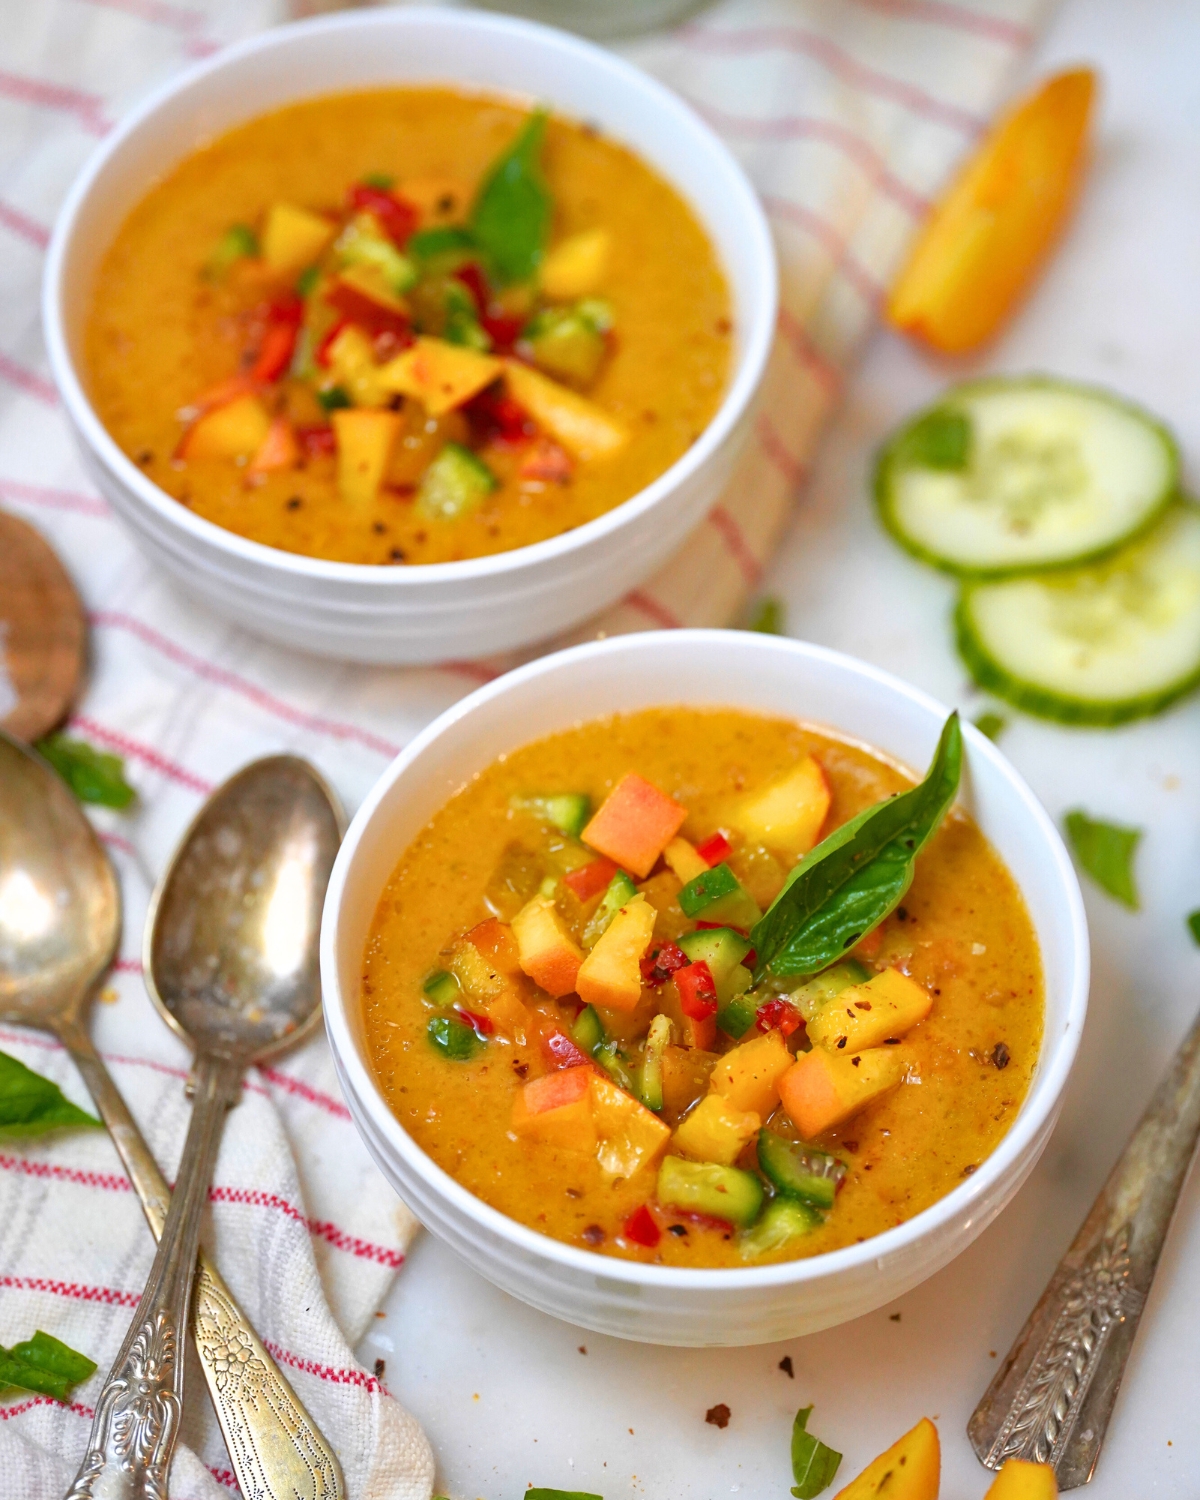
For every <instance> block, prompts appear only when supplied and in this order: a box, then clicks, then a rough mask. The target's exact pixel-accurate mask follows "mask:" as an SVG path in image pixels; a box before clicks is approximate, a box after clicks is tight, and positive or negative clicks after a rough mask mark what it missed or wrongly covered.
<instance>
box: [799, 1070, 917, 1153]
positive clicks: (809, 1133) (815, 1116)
mask: <svg viewBox="0 0 1200 1500" xmlns="http://www.w3.org/2000/svg"><path fill="white" fill-rule="evenodd" d="M903 1076H904V1063H903V1062H902V1060H901V1059H900V1058H898V1057H897V1056H896V1055H895V1053H893V1052H891V1051H889V1049H888V1048H886V1047H875V1048H873V1049H872V1050H871V1051H869V1052H860V1053H858V1054H856V1055H855V1056H854V1057H846V1056H842V1055H840V1054H836V1055H835V1054H833V1053H830V1052H826V1050H825V1048H824V1047H814V1048H813V1049H812V1051H811V1052H803V1053H801V1054H800V1056H799V1057H798V1058H797V1059H796V1061H795V1062H794V1063H793V1064H792V1066H791V1067H790V1068H789V1069H788V1070H787V1072H786V1073H785V1074H784V1075H783V1077H782V1078H781V1079H780V1080H779V1098H780V1101H781V1102H782V1104H783V1107H784V1109H785V1110H786V1111H787V1112H788V1114H789V1116H790V1117H791V1120H792V1124H793V1125H795V1127H796V1129H797V1130H798V1131H799V1132H800V1134H801V1135H802V1136H803V1137H804V1139H805V1140H806V1141H810V1140H813V1139H814V1138H815V1137H816V1136H819V1135H824V1133H825V1132H826V1131H827V1130H832V1129H833V1127H834V1126H835V1125H840V1124H841V1123H842V1121H843V1120H848V1119H849V1118H850V1116H851V1115H853V1114H855V1113H857V1111H858V1110H860V1109H862V1108H864V1106H866V1105H868V1104H870V1103H871V1102H872V1101H873V1100H875V1099H878V1098H880V1097H881V1096H882V1095H884V1094H886V1093H887V1092H888V1091H889V1090H890V1089H894V1088H895V1087H896V1085H897V1084H898V1083H899V1082H900V1080H901V1079H902V1078H903Z"/></svg>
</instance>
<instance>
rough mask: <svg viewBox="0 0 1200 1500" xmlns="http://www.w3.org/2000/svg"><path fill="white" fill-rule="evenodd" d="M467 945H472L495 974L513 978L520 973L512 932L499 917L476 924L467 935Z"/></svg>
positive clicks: (517, 950)
mask: <svg viewBox="0 0 1200 1500" xmlns="http://www.w3.org/2000/svg"><path fill="white" fill-rule="evenodd" d="M466 940H467V942H468V943H473V944H474V945H475V947H476V948H477V949H478V950H479V952H480V953H481V954H482V955H483V957H484V958H485V959H487V961H488V963H489V965H490V966H491V967H492V968H493V969H494V970H495V972H496V973H497V974H504V975H506V976H507V977H508V978H510V979H512V978H515V976H516V975H517V974H519V973H520V972H521V954H520V950H519V949H518V947H517V940H516V938H515V937H514V936H513V930H512V928H511V927H510V926H509V925H508V923H507V922H501V921H500V919H499V917H488V918H487V920H486V921H484V922H479V923H477V924H476V925H475V926H474V927H472V928H471V930H470V932H468V933H467V938H466Z"/></svg>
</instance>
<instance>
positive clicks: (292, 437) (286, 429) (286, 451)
mask: <svg viewBox="0 0 1200 1500" xmlns="http://www.w3.org/2000/svg"><path fill="white" fill-rule="evenodd" d="M299 457H300V445H299V444H298V443H297V442H296V434H295V433H294V432H293V431H292V424H291V423H290V422H289V421H288V419H287V418H286V417H276V418H275V419H274V421H273V422H272V423H271V425H270V427H269V428H268V429H267V435H266V437H265V438H263V440H262V442H261V443H260V444H259V445H258V451H257V452H256V453H255V455H254V457H253V458H252V459H251V460H250V465H249V467H248V468H247V470H246V473H247V474H248V475H253V474H269V473H271V472H272V471H273V470H275V469H290V468H291V467H292V465H293V464H294V463H295V462H296V460H297V459H298V458H299Z"/></svg>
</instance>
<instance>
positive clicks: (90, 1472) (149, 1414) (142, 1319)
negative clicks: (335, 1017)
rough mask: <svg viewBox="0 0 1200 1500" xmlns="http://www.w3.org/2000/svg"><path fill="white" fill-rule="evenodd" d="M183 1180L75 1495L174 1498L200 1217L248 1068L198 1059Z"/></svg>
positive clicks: (99, 1408)
mask: <svg viewBox="0 0 1200 1500" xmlns="http://www.w3.org/2000/svg"><path fill="white" fill-rule="evenodd" d="M195 1076H196V1092H195V1097H194V1100H193V1103H192V1119H191V1124H190V1125H189V1126H188V1133H187V1140H186V1141H185V1142H184V1146H183V1156H182V1158H181V1159H180V1167H179V1180H178V1182H177V1183H176V1184H175V1191H174V1193H173V1194H172V1195H171V1207H170V1209H169V1211H168V1213H167V1222H166V1224H165V1225H164V1226H163V1233H162V1239H161V1240H159V1242H158V1253H157V1254H156V1255H155V1257H154V1264H153V1265H152V1266H151V1267H150V1278H149V1280H148V1281H147V1282H146V1290H145V1291H144V1292H143V1293H142V1300H141V1301H140V1302H139V1303H138V1306H137V1311H136V1312H135V1313H134V1315H133V1321H132V1323H130V1325H129V1332H128V1333H127V1334H126V1335H125V1342H124V1343H123V1344H122V1345H121V1349H120V1352H119V1353H118V1354H117V1357H116V1360H115V1362H114V1363H113V1367H112V1369H111V1370H110V1371H109V1372H108V1379H107V1380H106V1381H105V1382H104V1388H103V1389H102V1390H101V1392H100V1399H99V1400H98V1401H97V1402H96V1415H95V1417H94V1418H93V1419H92V1431H91V1434H90V1436H89V1438H88V1446H87V1452H86V1453H85V1454H84V1458H83V1463H82V1464H81V1465H80V1468H79V1473H78V1474H77V1475H76V1476H75V1483H74V1484H73V1485H72V1487H71V1489H70V1491H69V1492H68V1496H67V1500H126V1497H128V1500H167V1476H168V1474H169V1473H170V1470H171V1459H172V1458H173V1457H174V1454H175V1442H176V1439H177V1438H178V1436H179V1419H180V1416H181V1415H182V1412H183V1348H182V1337H183V1333H184V1330H185V1329H186V1328H187V1325H188V1320H189V1316H190V1313H191V1301H192V1286H193V1284H194V1282H195V1278H196V1254H197V1252H198V1251H199V1249H200V1220H201V1216H202V1215H203V1213H204V1205H205V1203H206V1202H207V1200H208V1185H209V1183H210V1182H211V1180H212V1171H213V1166H214V1165H215V1163H216V1159H217V1147H218V1145H219V1144H220V1140H221V1126H222V1124H223V1123H224V1120H225V1111H226V1109H227V1108H228V1107H229V1105H230V1104H231V1103H232V1102H233V1099H234V1098H235V1097H236V1093H237V1087H238V1081H239V1078H240V1076H241V1069H240V1067H239V1066H238V1065H237V1064H235V1063H231V1062H228V1061H226V1060H225V1059H223V1058H214V1057H211V1056H200V1057H198V1058H197V1059H196V1069H195Z"/></svg>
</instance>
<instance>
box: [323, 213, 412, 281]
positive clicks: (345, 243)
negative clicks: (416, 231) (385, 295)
mask: <svg viewBox="0 0 1200 1500" xmlns="http://www.w3.org/2000/svg"><path fill="white" fill-rule="evenodd" d="M364 219H366V222H364ZM371 222H372V221H371V220H370V219H367V218H366V216H365V215H360V216H359V217H358V218H356V219H352V220H351V221H350V223H349V224H347V225H346V227H345V229H343V230H342V232H341V234H340V235H339V236H338V238H337V243H336V244H335V245H334V247H333V248H334V251H335V252H336V254H337V256H338V258H339V260H340V261H341V263H342V265H344V266H371V267H372V268H373V269H375V270H376V271H379V272H380V273H381V274H382V276H383V279H384V280H385V281H386V282H387V285H388V289H389V290H390V291H392V292H394V293H395V294H396V295H397V296H403V295H404V293H405V292H407V291H408V290H409V289H410V288H411V287H413V286H414V285H415V284H416V281H417V277H418V274H419V273H418V271H417V268H416V266H415V265H414V264H413V262H412V261H411V260H410V259H409V258H408V256H407V255H402V254H401V253H400V251H399V250H397V249H396V247H395V245H393V244H392V242H391V240H389V239H385V238H383V236H381V235H378V234H375V233H373V232H372V231H371V229H369V228H368V227H367V226H368V224H370V223H371Z"/></svg>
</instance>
